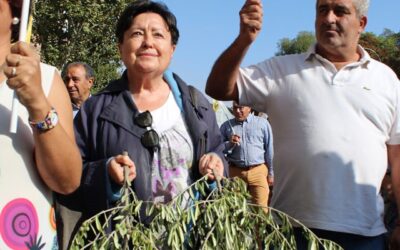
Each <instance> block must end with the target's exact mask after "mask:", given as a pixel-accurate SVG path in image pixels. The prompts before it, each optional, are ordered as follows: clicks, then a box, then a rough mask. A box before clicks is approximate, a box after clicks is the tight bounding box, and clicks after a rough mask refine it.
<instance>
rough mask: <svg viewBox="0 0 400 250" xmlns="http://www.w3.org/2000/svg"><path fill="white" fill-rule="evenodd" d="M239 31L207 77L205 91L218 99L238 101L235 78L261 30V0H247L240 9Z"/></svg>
mask: <svg viewBox="0 0 400 250" xmlns="http://www.w3.org/2000/svg"><path fill="white" fill-rule="evenodd" d="M239 14H240V32H239V36H238V37H237V38H236V39H235V41H234V42H233V43H232V44H231V45H230V46H229V47H228V49H227V50H225V51H224V52H223V53H222V54H221V55H220V57H219V58H218V59H217V61H216V62H215V64H214V66H213V68H212V70H211V73H210V75H209V76H208V79H207V84H206V93H207V94H208V95H210V96H211V97H213V98H215V99H218V100H235V101H238V97H239V96H238V89H237V86H236V80H237V77H238V74H239V67H240V64H241V62H242V60H243V58H244V56H245V55H246V52H247V50H248V49H249V47H250V45H251V43H252V42H253V41H254V40H255V39H256V37H257V35H258V33H259V32H260V30H261V25H262V18H263V10H262V3H261V0H247V1H246V2H245V4H244V5H243V7H242V9H241V10H240V13H239Z"/></svg>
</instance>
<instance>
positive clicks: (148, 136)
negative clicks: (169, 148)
mask: <svg viewBox="0 0 400 250" xmlns="http://www.w3.org/2000/svg"><path fill="white" fill-rule="evenodd" d="M134 122H135V124H136V125H138V126H139V127H142V128H145V129H147V131H146V132H144V134H143V135H142V136H141V137H140V142H141V143H142V144H143V146H145V147H146V148H155V147H158V146H159V144H160V137H159V136H158V134H157V132H156V131H155V130H154V129H152V128H151V124H152V123H153V117H152V116H151V113H150V112H149V111H145V112H143V113H140V114H138V115H137V116H136V117H135V119H134Z"/></svg>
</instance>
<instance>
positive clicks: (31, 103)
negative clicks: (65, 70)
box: [4, 42, 49, 114]
mask: <svg viewBox="0 0 400 250" xmlns="http://www.w3.org/2000/svg"><path fill="white" fill-rule="evenodd" d="M4 74H5V75H6V76H7V78H8V80H7V85H8V86H9V87H10V88H11V89H13V90H14V91H15V92H16V94H17V96H18V98H19V101H20V102H21V103H22V104H23V105H24V106H25V107H26V108H27V109H28V111H29V113H30V114H31V113H35V111H36V112H37V111H38V110H41V109H42V108H43V107H46V108H45V109H46V112H48V110H47V109H48V108H47V107H48V105H49V104H48V102H47V99H46V96H45V94H44V92H43V89H42V85H41V72H40V58H39V56H38V54H37V53H36V52H35V51H34V49H33V48H31V47H30V46H29V45H28V44H26V43H24V42H17V43H15V44H14V45H13V46H12V47H11V54H9V55H7V57H6V67H5V69H4Z"/></svg>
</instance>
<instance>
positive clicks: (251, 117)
mask: <svg viewBox="0 0 400 250" xmlns="http://www.w3.org/2000/svg"><path fill="white" fill-rule="evenodd" d="M253 117H254V115H253V113H250V114H249V115H248V116H247V118H246V119H244V120H243V121H238V120H236V118H234V119H235V122H236V123H238V124H242V123H245V122H251V120H253Z"/></svg>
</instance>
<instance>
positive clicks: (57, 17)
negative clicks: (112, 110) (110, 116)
mask: <svg viewBox="0 0 400 250" xmlns="http://www.w3.org/2000/svg"><path fill="white" fill-rule="evenodd" d="M130 2H132V0H74V1H53V0H38V1H36V4H35V10H34V23H33V43H35V44H38V45H39V46H40V49H41V57H42V60H43V61H44V62H46V63H49V64H51V65H54V66H56V67H57V68H59V69H60V70H61V69H62V68H63V67H64V66H65V65H66V64H67V63H69V62H72V61H83V62H86V63H88V64H89V65H91V66H92V67H93V69H94V70H95V73H96V86H95V90H98V89H100V88H102V87H103V86H104V85H105V84H106V83H107V82H108V81H110V80H112V79H116V78H117V77H118V76H119V72H118V71H117V69H118V68H119V67H120V57H119V54H118V50H117V41H116V38H115V35H114V29H115V25H116V23H117V19H118V17H119V15H120V13H121V12H122V10H123V9H124V8H125V6H126V5H127V4H128V3H130Z"/></svg>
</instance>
